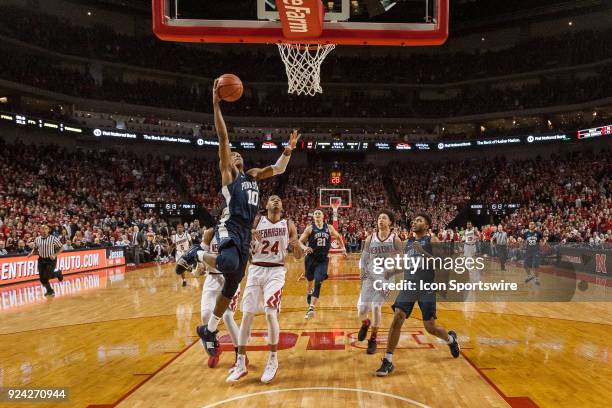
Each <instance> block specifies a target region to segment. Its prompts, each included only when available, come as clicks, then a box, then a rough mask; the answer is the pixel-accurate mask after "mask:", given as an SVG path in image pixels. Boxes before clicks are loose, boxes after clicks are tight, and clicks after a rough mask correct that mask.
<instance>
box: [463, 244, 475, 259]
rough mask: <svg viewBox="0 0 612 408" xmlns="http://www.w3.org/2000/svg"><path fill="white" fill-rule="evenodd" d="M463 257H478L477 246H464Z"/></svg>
mask: <svg viewBox="0 0 612 408" xmlns="http://www.w3.org/2000/svg"><path fill="white" fill-rule="evenodd" d="M463 256H464V257H466V258H473V257H474V256H476V245H474V244H471V245H470V244H464V245H463Z"/></svg>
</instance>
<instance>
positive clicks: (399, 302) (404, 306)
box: [391, 291, 437, 321]
mask: <svg viewBox="0 0 612 408" xmlns="http://www.w3.org/2000/svg"><path fill="white" fill-rule="evenodd" d="M402 293H404V292H402ZM402 293H400V295H399V296H398V297H397V299H395V303H393V305H392V306H391V308H392V309H393V311H395V309H400V310H402V311H403V312H404V313H406V318H408V317H410V314H412V309H414V304H415V303H418V304H419V309H421V315H422V317H423V320H424V321H425V320H432V319H434V320H435V319H436V318H437V317H436V293H435V292H433V291H430V292H422V293H421V294H419V295H418V296H417V297H418V300H417V301H414V300H413V298H414V296H415V295H414V294H411V295H410V296H408V297H405V296H404V297H403V296H402Z"/></svg>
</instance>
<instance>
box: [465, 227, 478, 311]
mask: <svg viewBox="0 0 612 408" xmlns="http://www.w3.org/2000/svg"><path fill="white" fill-rule="evenodd" d="M478 239H479V238H478V230H477V229H476V228H475V227H474V226H473V225H472V222H471V221H468V222H467V227H466V229H465V231H464V232H463V256H464V257H465V258H474V257H475V256H476V243H477V241H478ZM467 269H468V273H469V274H470V282H478V281H480V271H478V270H477V269H474V268H467ZM469 295H473V293H472V292H469ZM466 300H467V299H466ZM469 300H472V297H470V298H469Z"/></svg>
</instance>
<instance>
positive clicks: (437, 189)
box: [389, 159, 495, 231]
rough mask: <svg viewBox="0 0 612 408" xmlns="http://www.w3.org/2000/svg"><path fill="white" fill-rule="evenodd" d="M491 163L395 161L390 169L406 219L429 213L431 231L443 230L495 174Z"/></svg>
mask: <svg viewBox="0 0 612 408" xmlns="http://www.w3.org/2000/svg"><path fill="white" fill-rule="evenodd" d="M492 162H493V161H489V160H487V159H471V160H464V161H459V162H457V161H451V162H398V163H393V164H392V165H391V166H390V167H389V171H390V173H391V176H392V180H393V183H394V188H395V191H396V194H397V196H398V200H399V203H400V206H401V211H402V214H403V215H404V217H405V220H411V219H413V218H414V216H415V215H416V214H417V213H419V212H426V213H428V214H430V216H431V219H432V229H433V230H434V231H439V230H441V229H445V228H446V227H447V226H448V224H449V223H450V222H451V221H453V220H454V219H455V217H456V216H457V214H458V212H459V210H461V209H462V208H463V206H464V205H465V204H466V203H467V202H469V201H470V200H471V199H472V198H473V197H474V196H478V195H479V194H480V192H481V190H482V187H483V184H484V183H485V182H486V181H487V180H488V178H489V177H490V176H491V175H492V174H493V173H494V171H495V167H494V166H493V165H492Z"/></svg>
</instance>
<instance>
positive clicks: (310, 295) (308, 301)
mask: <svg viewBox="0 0 612 408" xmlns="http://www.w3.org/2000/svg"><path fill="white" fill-rule="evenodd" d="M311 299H312V291H310V292H308V294H307V295H306V303H307V304H308V306H310V300H311Z"/></svg>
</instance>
